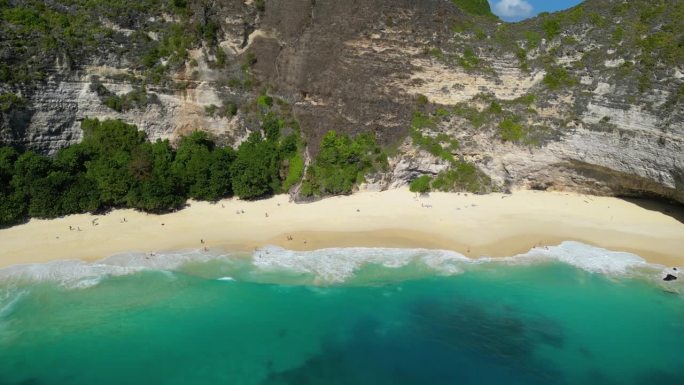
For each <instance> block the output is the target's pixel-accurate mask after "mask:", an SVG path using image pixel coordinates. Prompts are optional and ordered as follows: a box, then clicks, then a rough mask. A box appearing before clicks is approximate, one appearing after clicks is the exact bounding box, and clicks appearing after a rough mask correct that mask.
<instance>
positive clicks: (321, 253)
mask: <svg viewBox="0 0 684 385" xmlns="http://www.w3.org/2000/svg"><path fill="white" fill-rule="evenodd" d="M219 259H222V260H225V261H228V262H231V261H236V260H237V259H240V260H241V261H243V263H242V264H241V265H240V266H243V267H244V266H245V265H246V266H247V270H248V273H247V274H243V273H240V272H237V271H235V272H232V273H230V275H226V274H224V273H226V271H222V272H221V273H222V274H221V275H218V276H216V277H214V279H217V280H225V281H227V280H240V279H242V278H244V279H247V280H249V279H255V278H256V279H262V278H263V274H264V273H266V274H271V273H289V274H299V275H306V276H309V277H310V278H311V279H310V280H307V281H306V282H310V283H312V284H340V283H344V282H346V281H348V280H349V279H350V278H353V277H354V276H356V274H357V273H358V272H359V271H360V270H361V269H363V268H364V267H368V266H380V267H382V268H384V269H388V270H392V269H398V268H402V267H406V266H409V265H415V266H417V267H419V268H421V269H422V270H421V271H424V272H426V274H440V275H455V274H460V273H462V272H464V271H465V269H467V268H468V267H470V266H474V265H480V264H513V265H521V264H523V265H524V264H537V263H543V262H549V261H558V262H562V263H566V264H569V265H572V266H574V267H576V268H579V269H582V270H585V271H588V272H591V273H600V274H608V275H628V274H631V273H634V272H637V271H639V272H643V271H647V272H648V274H650V276H652V277H654V278H655V277H659V275H660V273H661V272H662V271H663V269H664V267H663V266H659V265H652V264H649V263H647V262H646V261H645V260H644V259H643V258H641V257H639V256H638V255H635V254H631V253H626V252H619V251H611V250H607V249H603V248H599V247H594V246H590V245H586V244H583V243H580V242H574V241H566V242H563V243H561V244H560V245H557V246H546V247H536V248H533V249H531V250H530V251H528V252H527V253H523V254H519V255H515V256H511V257H504V258H492V257H482V258H477V259H470V258H468V257H466V256H464V255H462V254H460V253H457V252H454V251H448V250H430V249H393V248H362V247H354V248H328V249H319V250H314V251H293V250H287V249H284V248H281V247H276V246H268V247H264V248H261V249H258V250H256V251H255V252H254V253H253V254H252V256H251V259H245V258H243V257H237V256H231V255H230V254H228V253H218V252H206V251H202V250H186V251H178V252H170V253H156V254H154V253H153V254H145V253H124V254H117V255H114V256H111V257H109V258H106V259H103V260H101V261H98V262H94V263H88V262H83V261H54V262H49V263H44V264H32V265H18V266H13V267H9V268H5V269H1V270H0V283H6V282H10V283H21V282H36V281H50V282H56V283H59V284H61V285H62V286H64V287H67V288H86V287H91V286H94V285H97V284H98V283H100V282H101V281H102V279H104V278H107V277H113V276H122V275H129V274H135V273H138V272H141V271H146V270H152V271H173V270H177V269H179V268H181V267H183V266H185V265H187V264H189V263H200V264H201V263H204V262H209V261H213V260H219ZM267 279H273V276H272V275H271V276H270V278H267Z"/></svg>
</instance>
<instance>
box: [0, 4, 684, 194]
mask: <svg viewBox="0 0 684 385" xmlns="http://www.w3.org/2000/svg"><path fill="white" fill-rule="evenodd" d="M148 2H149V3H150V4H151V5H149V6H148V8H147V9H140V10H138V11H136V10H135V9H133V10H131V11H129V12H126V13H125V14H122V13H121V12H110V13H107V12H102V10H101V9H90V8H87V7H86V6H85V5H83V9H84V10H85V11H84V12H85V14H86V15H90V17H91V18H92V17H93V16H92V15H95V14H97V15H98V16H97V23H98V28H101V30H102V32H96V33H95V34H94V35H93V36H94V39H95V40H96V41H97V43H95V44H91V45H87V44H84V45H83V47H81V46H79V45H78V44H76V45H75V47H76V48H74V47H71V46H65V47H62V46H59V45H58V47H57V49H55V50H54V51H50V52H42V53H38V52H33V53H31V52H28V51H30V50H25V49H19V48H17V47H18V42H17V41H18V39H20V38H21V39H23V40H24V41H27V39H28V42H29V43H30V44H35V45H38V44H39V39H38V38H37V37H36V36H38V34H33V35H30V34H29V35H26V34H22V31H21V30H20V27H21V26H19V27H17V22H16V21H14V19H12V18H11V17H12V16H13V14H11V12H10V13H8V11H7V9H10V8H13V7H14V8H16V7H24V8H30V7H33V6H35V3H37V2H36V1H5V2H4V3H6V4H4V5H2V6H3V9H4V15H5V16H4V17H3V21H2V23H3V26H4V27H3V32H2V33H3V35H2V36H0V38H2V39H1V40H3V41H4V43H3V44H4V46H3V48H2V49H0V54H1V55H3V60H5V61H6V62H7V63H14V66H13V67H8V66H6V68H10V69H11V70H14V71H15V72H16V71H17V70H16V69H17V68H23V67H20V65H19V64H18V62H19V61H22V62H25V63H30V65H29V67H28V69H29V70H35V69H36V68H39V70H40V76H34V77H30V78H29V79H28V80H26V79H25V78H23V79H15V78H12V77H11V76H4V77H2V76H0V80H2V82H3V83H2V84H0V93H3V95H5V94H7V95H10V94H13V95H16V96H17V98H15V99H13V100H15V102H7V103H4V104H3V108H2V111H1V116H2V118H1V120H0V124H1V126H0V130H1V131H0V140H2V141H3V142H6V143H14V144H21V145H24V146H26V147H27V148H31V149H35V150H39V151H41V152H45V153H53V152H55V151H56V150H58V149H59V148H61V147H63V146H65V145H67V144H69V143H73V142H76V141H78V140H79V138H80V137H81V132H80V129H79V121H80V120H81V119H83V118H84V117H99V118H120V119H123V120H125V121H127V122H129V123H135V124H137V125H138V126H139V127H140V128H141V129H144V130H145V131H146V132H147V133H148V135H149V137H150V138H152V139H157V138H168V139H171V140H174V139H175V138H177V137H178V136H179V135H182V134H184V133H187V132H189V131H192V130H195V129H203V130H208V131H210V132H212V133H213V134H215V135H216V136H217V137H218V138H220V139H221V140H222V141H223V142H224V143H229V144H237V143H239V142H240V141H241V140H242V139H243V138H244V137H245V136H246V134H247V133H248V132H249V131H250V130H253V129H256V127H258V122H257V121H256V119H257V117H256V116H255V114H254V113H253V110H254V109H253V108H252V105H253V104H254V100H255V98H256V96H257V95H259V94H260V93H269V94H270V95H273V96H276V97H278V98H279V99H280V100H282V101H283V103H285V104H287V105H288V106H289V107H288V108H290V109H291V110H292V112H293V113H294V116H295V117H296V118H297V120H298V121H299V124H300V126H301V129H302V134H303V135H304V137H305V139H306V141H307V143H308V149H307V151H308V153H309V155H315V153H316V152H317V144H318V142H319V140H320V138H321V137H322V135H323V134H324V133H325V132H327V131H328V130H337V131H340V132H345V133H350V134H356V133H360V132H369V131H370V132H374V133H375V134H376V136H377V138H378V139H379V140H380V141H381V143H383V144H384V145H386V146H387V147H388V148H392V149H393V151H392V153H393V154H394V155H393V156H392V157H391V158H390V161H389V163H390V171H388V172H387V173H385V174H379V175H373V176H369V177H368V178H367V179H368V182H369V183H368V185H367V186H368V187H369V188H387V187H390V186H398V185H402V184H406V183H408V182H409V181H411V180H412V179H414V178H416V177H417V176H419V175H421V174H430V175H436V174H438V173H439V172H440V171H444V170H445V169H448V168H449V163H448V162H445V161H444V160H443V159H440V157H438V156H435V155H434V154H431V153H430V152H429V151H427V149H425V148H424V147H423V146H421V145H420V144H419V143H416V142H415V140H414V139H412V137H411V135H409V133H410V132H411V131H412V130H417V131H419V132H420V134H421V135H424V136H425V137H428V138H433V139H434V140H435V141H437V142H439V143H440V145H442V146H443V148H444V149H445V150H447V151H449V152H450V153H451V155H453V156H454V157H455V158H457V159H461V160H464V161H468V162H472V163H474V164H476V165H477V166H478V167H479V168H480V169H481V170H482V171H484V172H485V173H486V174H488V175H489V177H490V178H491V179H492V181H493V182H494V184H495V185H496V186H498V187H499V188H500V189H508V188H518V187H522V188H535V189H556V190H576V191H583V192H587V193H591V194H608V195H634V196H657V197H663V198H668V199H674V200H677V201H679V202H684V110H683V108H682V105H683V104H682V101H683V99H684V86H683V83H684V54H683V53H682V51H683V48H682V41H683V40H682V39H684V37H683V33H684V32H683V31H684V28H683V26H682V20H684V6H683V5H682V3H681V2H679V1H676V0H663V1H655V2H653V1H645V0H644V1H642V0H637V1H629V2H625V1H622V0H587V1H585V2H584V3H583V4H581V5H580V6H578V7H576V8H574V9H571V10H568V11H564V12H560V13H557V14H551V15H541V16H539V17H537V18H534V19H531V20H528V21H525V22H522V23H516V24H508V23H503V22H501V21H499V20H498V19H496V18H495V17H493V16H491V15H488V14H487V12H482V13H479V12H473V9H469V8H467V7H464V6H463V4H460V5H461V6H459V3H468V2H459V1H450V0H421V1H414V0H356V1H338V0H288V1H276V0H266V1H245V2H243V1H238V0H222V1H188V2H187V4H186V2H184V1H173V2H172V4H175V5H176V6H177V8H169V6H160V5H159V3H158V2H154V1H148ZM40 3H41V4H43V7H47V8H49V9H50V10H51V11H54V12H63V13H66V14H80V13H79V12H81V11H82V10H81V9H80V8H78V7H79V6H80V5H78V4H81V2H79V1H76V2H60V1H53V2H49V4H48V3H43V2H40ZM62 3H64V5H61V4H62ZM83 3H85V2H83ZM122 3H126V2H125V1H122ZM142 3H145V2H142ZM0 4H3V2H1V1H0ZM66 4H70V5H66ZM73 4H76V5H73ZM178 7H184V8H182V9H181V8H178ZM179 9H180V10H179ZM88 12H90V13H88ZM12 23H15V24H12ZM19 24H21V21H20V22H19ZM188 25H192V26H193V27H192V29H188V28H186V27H187V26H188ZM183 26H185V27H183ZM182 27H183V28H185V29H183V30H182V31H183V32H182V33H180V34H179V33H177V30H176V29H177V28H182ZM174 28H176V29H174ZM189 30H190V31H193V32H192V33H194V35H191V37H187V36H185V37H186V39H185V40H184V34H185V35H187V34H188V32H187V31H189ZM97 31H100V30H99V29H98V30H97ZM174 31H176V32H174ZM27 36H28V37H27ZM31 36H33V38H35V39H34V40H31V39H32V37H31ZM188 36H190V35H188ZM90 38H93V37H92V36H91V37H90ZM83 39H86V37H83ZM179 47H180V48H179ZM37 55H40V57H41V59H40V60H38V59H36V56H37ZM150 55H152V56H150ZM155 55H156V56H155ZM2 70H3V68H0V75H2ZM29 70H27V73H29V72H31V71H29ZM34 72H36V71H34ZM231 105H234V106H237V111H236V113H233V112H235V111H229V110H230V108H228V107H227V106H231ZM5 106H6V107H5ZM416 114H418V116H421V117H423V118H425V119H426V120H425V121H426V122H427V123H425V122H424V123H423V124H419V123H417V120H416V116H417V115H416ZM445 134H446V136H445ZM445 138H449V139H448V140H445ZM447 142H450V143H451V145H447ZM433 152H434V151H433Z"/></svg>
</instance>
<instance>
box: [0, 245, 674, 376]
mask: <svg viewBox="0 0 684 385" xmlns="http://www.w3.org/2000/svg"><path fill="white" fill-rule="evenodd" d="M662 271H663V267H659V266H653V265H649V264H647V263H645V262H644V261H643V260H642V259H641V258H640V257H638V256H636V255H632V254H627V253H620V252H613V251H608V250H604V249H599V248H595V247H591V246H588V245H584V244H581V243H575V242H564V243H562V244H561V245H559V246H554V247H548V248H536V249H533V250H531V251H530V252H528V253H526V254H523V255H518V256H512V257H510V258H504V259H500V260H490V259H482V260H469V259H467V258H465V257H463V256H461V255H459V254H457V253H453V252H446V251H435V250H418V249H366V248H345V249H326V250H317V251H311V252H293V251H288V250H284V249H280V248H275V247H269V248H264V249H261V250H258V251H257V252H255V253H254V254H253V255H240V254H234V253H228V252H212V251H210V252H202V251H197V250H189V251H179V252H175V253H165V254H156V255H145V254H135V253H132V254H121V255H116V256H113V257H110V258H107V259H105V260H103V261H100V262H98V263H84V262H77V261H70V262H69V261H67V262H52V263H48V264H41V265H31V266H18V267H12V268H9V269H4V270H0V385H10V384H26V385H28V384H31V385H40V384H69V385H81V384H84V385H85V384H89V385H91V384H98V385H107V384H119V385H120V384H234V385H238V384H244V385H252V384H253V385H258V384H263V385H270V384H293V385H307V384H323V385H332V384H357V385H363V384H380V385H381V384H420V385H426V384H437V385H438V384H528V385H529V384H532V385H534V384H560V385H562V384H607V385H610V384H644V385H654V384H684V284H683V283H682V281H681V279H680V280H678V281H675V282H671V283H666V282H663V281H662V280H661V274H662Z"/></svg>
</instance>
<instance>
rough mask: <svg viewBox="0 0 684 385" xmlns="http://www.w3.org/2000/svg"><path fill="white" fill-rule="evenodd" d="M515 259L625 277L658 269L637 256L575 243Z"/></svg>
mask: <svg viewBox="0 0 684 385" xmlns="http://www.w3.org/2000/svg"><path fill="white" fill-rule="evenodd" d="M513 258H514V259H523V260H524V259H533V260H534V259H551V260H558V261H561V262H564V263H567V264H568V265H572V266H575V267H577V268H579V269H582V270H585V271H588V272H591V273H602V274H610V275H624V274H627V273H629V272H630V271H633V270H634V269H636V268H643V267H649V266H653V267H656V265H652V264H649V263H647V262H646V261H645V260H644V259H643V258H641V257H640V256H638V255H636V254H631V253H627V252H623V251H612V250H607V249H602V248H600V247H595V246H590V245H587V244H584V243H580V242H574V241H565V242H563V243H561V244H560V245H558V246H547V247H536V248H533V249H532V250H530V251H529V252H527V253H525V254H521V255H518V256H515V257H513Z"/></svg>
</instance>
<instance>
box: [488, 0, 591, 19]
mask: <svg viewBox="0 0 684 385" xmlns="http://www.w3.org/2000/svg"><path fill="white" fill-rule="evenodd" d="M581 2H582V0H489V4H490V5H491V6H492V12H494V14H496V15H497V16H499V17H500V18H501V19H502V20H506V21H520V20H523V19H527V18H529V17H532V16H536V15H538V14H539V13H541V12H555V11H560V10H562V9H568V8H571V7H573V6H575V5H577V4H579V3H581Z"/></svg>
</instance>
